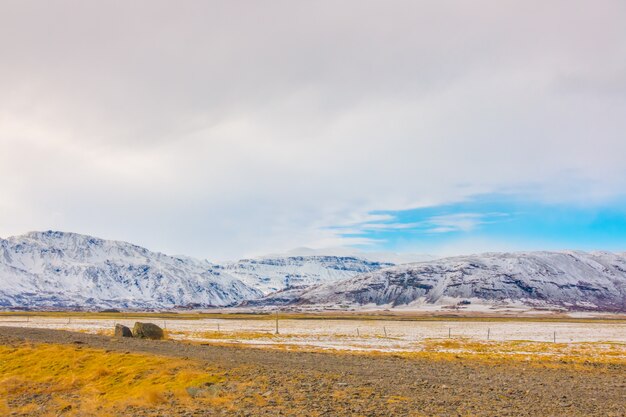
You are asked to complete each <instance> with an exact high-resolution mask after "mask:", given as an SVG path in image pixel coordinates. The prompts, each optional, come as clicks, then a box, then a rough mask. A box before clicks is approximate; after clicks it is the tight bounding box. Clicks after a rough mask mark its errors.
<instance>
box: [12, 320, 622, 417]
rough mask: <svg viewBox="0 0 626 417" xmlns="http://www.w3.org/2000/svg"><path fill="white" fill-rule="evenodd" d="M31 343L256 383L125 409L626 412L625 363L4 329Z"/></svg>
mask: <svg viewBox="0 0 626 417" xmlns="http://www.w3.org/2000/svg"><path fill="white" fill-rule="evenodd" d="M25 341H30V342H34V343H59V344H72V345H79V346H88V347H92V348H100V349H106V350H112V351H121V352H138V353H149V354H157V355H165V356H174V357H180V358H189V359H194V360H199V361H202V362H206V363H208V364H210V365H211V366H212V367H214V368H217V369H219V370H221V371H223V372H225V376H226V378H227V379H228V378H232V379H233V380H235V379H236V380H237V381H246V380H248V381H250V383H249V384H247V385H242V384H238V385H229V384H228V383H225V384H224V386H223V387H222V389H223V390H225V391H228V390H235V389H237V390H239V392H234V391H233V395H232V398H236V399H238V400H237V401H236V402H235V403H234V404H230V405H229V407H216V408H213V409H205V410H194V411H189V410H188V409H183V408H178V407H177V406H174V407H171V408H170V409H167V410H166V411H164V410H163V409H161V410H156V411H155V410H134V411H133V412H132V413H129V412H127V413H126V415H135V416H214V415H233V416H305V415H306V416H431V415H432V416H626V366H625V365H620V364H607V365H601V364H590V365H589V366H575V367H574V366H571V367H568V366H567V365H563V366H552V365H551V364H546V363H538V364H528V363H524V362H521V361H499V362H488V363H486V362H481V361H476V360H470V359H456V360H429V359H423V358H415V359H407V358H399V357H394V356H392V355H380V356H367V355H350V354H332V353H305V352H286V351H276V350H264V349H251V348H237V347H227V346H209V345H193V344H187V343H180V342H174V341H149V340H138V339H127V338H124V339H112V338H110V337H106V336H98V335H89V334H83V333H72V332H66V331H58V330H47V329H29V328H11V327H0V344H5V345H7V344H11V345H14V344H16V343H22V342H25ZM0 378H1V376H0ZM259 381H263V382H262V383H260V382H259ZM242 386H245V389H244V388H242ZM242 389H244V391H241V390H242ZM252 399H254V401H252Z"/></svg>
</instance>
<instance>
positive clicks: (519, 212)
mask: <svg viewBox="0 0 626 417" xmlns="http://www.w3.org/2000/svg"><path fill="white" fill-rule="evenodd" d="M370 214H372V215H374V216H376V217H377V218H379V219H380V220H378V221H370V222H365V223H360V224H356V225H350V226H349V227H339V228H335V229H336V231H337V232H338V233H339V234H340V235H341V236H343V237H345V238H361V239H365V240H368V241H371V242H373V244H372V245H370V246H371V247H372V249H376V250H381V249H382V250H393V251H400V252H402V251H407V250H424V249H428V248H439V247H444V246H446V245H450V244H452V243H454V242H455V241H459V240H465V241H471V240H474V241H477V242H483V243H484V242H499V243H500V244H502V242H507V243H508V245H506V246H507V247H513V248H515V249H516V250H540V249H546V250H558V249H579V250H612V251H624V250H626V199H617V200H613V201H610V202H604V203H602V204H593V205H582V204H573V203H568V204H552V203H550V204H548V203H542V202H538V201H530V200H528V199H522V198H519V197H514V196H510V195H502V194H489V195H480V196H475V197H474V198H472V199H469V200H466V201H463V202H459V203H454V204H447V205H441V206H433V207H425V208H417V209H411V210H402V211H376V212H372V213H370ZM477 249H481V248H477Z"/></svg>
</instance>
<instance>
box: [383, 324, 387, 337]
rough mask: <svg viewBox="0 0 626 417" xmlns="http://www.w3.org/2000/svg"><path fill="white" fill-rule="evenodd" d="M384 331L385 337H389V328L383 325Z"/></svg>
mask: <svg viewBox="0 0 626 417" xmlns="http://www.w3.org/2000/svg"><path fill="white" fill-rule="evenodd" d="M383 331H384V332H385V337H387V328H386V327H385V326H383Z"/></svg>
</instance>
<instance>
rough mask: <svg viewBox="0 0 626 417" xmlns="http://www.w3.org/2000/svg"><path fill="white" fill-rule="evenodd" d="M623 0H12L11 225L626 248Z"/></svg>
mask: <svg viewBox="0 0 626 417" xmlns="http://www.w3.org/2000/svg"><path fill="white" fill-rule="evenodd" d="M624 22H626V2H624V1H622V0H614V1H613V0H603V1H600V2H589V1H587V0H584V1H581V0H553V1H548V2H546V1H528V0H526V1H513V0H512V1H500V0H493V1H485V0H476V1H472V2H469V1H464V0H458V1H452V0H432V1H420V0H406V1H401V0H389V1H384V2H383V1H369V0H358V1H357V0H345V1H342V2H336V1H326V0H321V1H315V2H305V1H297V0H296V1H294V0H285V1H276V0H268V1H264V2H258V1H239V0H229V1H210V0H209V1H203V2H200V1H191V0H188V1H181V2H171V1H159V0H150V1H141V0H139V1H133V2H127V1H109V2H98V1H90V0H86V1H77V0H75V1H67V0H59V1H55V2H45V1H30V0H3V1H2V2H1V3H0V236H2V237H7V236H11V235H19V234H22V233H25V232H28V231H32V230H49V229H52V230H63V231H71V232H78V233H84V234H90V235H95V236H99V237H103V238H108V239H116V240H125V241H130V242H133V243H136V244H139V245H142V246H145V247H148V248H149V249H152V250H158V251H163V252H166V253H170V254H186V255H190V256H196V257H201V258H207V259H210V260H223V259H236V258H240V257H245V256H257V255H262V254H265V253H280V252H284V251H289V250H291V249H293V248H301V247H308V248H314V249H317V250H322V251H323V250H328V251H331V250H335V249H337V248H342V249H350V250H351V249H354V250H359V251H366V252H367V251H371V252H374V251H376V252H381V251H393V252H399V253H420V254H432V255H454V254H464V253H477V252H482V251H504V250H539V249H550V250H556V249H583V250H616V251H619V250H626V163H625V161H626V25H625V24H624Z"/></svg>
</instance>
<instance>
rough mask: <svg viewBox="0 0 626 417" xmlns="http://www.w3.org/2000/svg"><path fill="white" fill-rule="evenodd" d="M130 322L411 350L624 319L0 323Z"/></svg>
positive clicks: (611, 328) (598, 336)
mask: <svg viewBox="0 0 626 417" xmlns="http://www.w3.org/2000/svg"><path fill="white" fill-rule="evenodd" d="M135 321H150V322H153V323H156V324H158V325H160V326H162V327H164V328H165V329H166V330H167V331H168V332H169V335H170V337H171V338H173V339H180V340H192V341H198V342H222V343H232V344H241V345H256V346H268V347H271V346H278V345H280V346H295V347H312V348H322V349H337V350H359V351H371V350H382V351H405V352H410V351H416V350H420V349H421V346H422V343H424V342H425V341H428V340H432V339H447V338H449V337H450V338H451V339H468V340H475V341H487V340H490V341H495V342H502V341H514V340H525V341H535V342H554V340H555V337H556V342H558V343H581V342H612V343H619V344H624V349H625V350H626V320H619V321H604V320H598V321H595V322H593V321H592V322H558V321H546V322H535V321H515V320H514V319H510V320H506V321H469V320H463V321H455V320H446V321H439V320H435V321H405V320H357V319H350V320H336V319H306V320H297V319H280V320H279V321H278V328H279V334H278V335H276V334H275V329H276V321H275V320H274V319H272V318H271V317H268V318H267V319H247V320H246V319H200V320H169V319H168V320H163V319H156V318H155V319H147V318H144V319H133V318H120V319H118V320H113V319H99V318H97V319H96V318H94V319H92V318H75V317H73V318H69V317H67V318H59V317H54V318H51V317H30V318H26V317H24V316H4V317H0V326H2V325H6V326H20V327H37V328H51V329H63V330H72V331H84V332H89V333H107V332H111V331H112V329H113V327H114V325H115V324H116V323H121V324H124V325H127V326H129V327H132V326H133V324H134V323H135Z"/></svg>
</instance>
